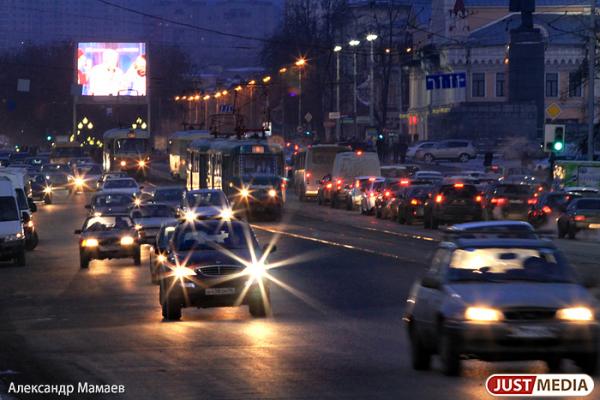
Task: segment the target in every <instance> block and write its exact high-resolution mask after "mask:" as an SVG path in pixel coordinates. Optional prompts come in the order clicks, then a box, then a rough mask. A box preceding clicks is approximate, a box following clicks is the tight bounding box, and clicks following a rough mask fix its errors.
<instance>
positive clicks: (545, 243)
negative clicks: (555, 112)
mask: <svg viewBox="0 0 600 400" xmlns="http://www.w3.org/2000/svg"><path fill="white" fill-rule="evenodd" d="M452 242H453V243H454V244H455V245H456V247H458V248H462V249H465V248H489V247H514V248H546V249H548V248H549V249H556V246H555V245H554V243H552V241H550V240H543V239H533V238H530V239H526V238H522V239H518V238H460V239H457V240H454V241H452Z"/></svg>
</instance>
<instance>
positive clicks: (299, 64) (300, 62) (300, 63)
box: [296, 58, 306, 127]
mask: <svg viewBox="0 0 600 400" xmlns="http://www.w3.org/2000/svg"><path fill="white" fill-rule="evenodd" d="M305 65H306V60H305V59H304V58H300V59H298V60H297V61H296V66H297V67H298V126H299V127H300V126H302V67H304V66H305Z"/></svg>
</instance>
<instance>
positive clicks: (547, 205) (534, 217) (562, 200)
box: [527, 192, 581, 228]
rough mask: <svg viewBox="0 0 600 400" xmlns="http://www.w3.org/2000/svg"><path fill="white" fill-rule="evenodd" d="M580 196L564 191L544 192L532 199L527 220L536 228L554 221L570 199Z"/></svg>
mask: <svg viewBox="0 0 600 400" xmlns="http://www.w3.org/2000/svg"><path fill="white" fill-rule="evenodd" d="M579 197H581V196H580V195H576V194H571V193H566V192H549V193H544V194H542V195H540V196H539V197H537V198H536V199H534V204H532V206H531V209H530V210H529V214H528V216H527V221H528V222H529V223H530V224H531V225H533V226H534V227H536V228H539V227H541V226H544V225H546V224H550V223H551V224H554V222H555V221H556V220H557V219H558V217H560V215H561V214H562V213H563V212H565V210H566V208H567V206H568V205H569V203H570V202H571V201H573V200H574V199H577V198H579Z"/></svg>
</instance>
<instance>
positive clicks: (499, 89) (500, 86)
mask: <svg viewBox="0 0 600 400" xmlns="http://www.w3.org/2000/svg"><path fill="white" fill-rule="evenodd" d="M504 82H505V81H504V72H496V97H504V96H505V94H504V84H505V83H504Z"/></svg>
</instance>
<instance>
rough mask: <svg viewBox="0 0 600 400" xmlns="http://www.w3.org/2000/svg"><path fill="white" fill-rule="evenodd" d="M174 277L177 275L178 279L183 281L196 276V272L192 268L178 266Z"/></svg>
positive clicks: (174, 271) (174, 270)
mask: <svg viewBox="0 0 600 400" xmlns="http://www.w3.org/2000/svg"><path fill="white" fill-rule="evenodd" d="M173 275H175V277H176V278H179V279H182V278H185V277H188V276H195V275H196V272H195V271H194V270H193V269H191V268H188V267H184V266H183V265H178V266H176V267H175V268H173Z"/></svg>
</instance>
